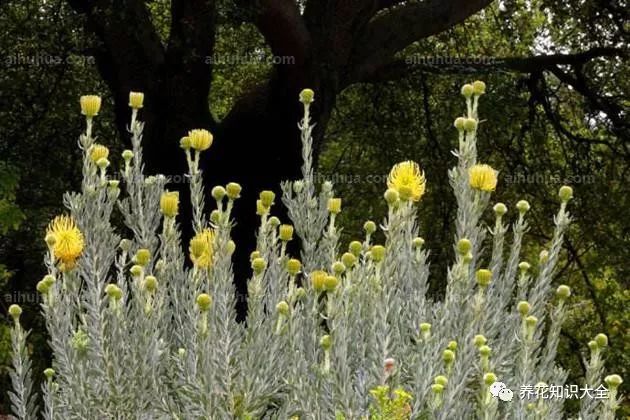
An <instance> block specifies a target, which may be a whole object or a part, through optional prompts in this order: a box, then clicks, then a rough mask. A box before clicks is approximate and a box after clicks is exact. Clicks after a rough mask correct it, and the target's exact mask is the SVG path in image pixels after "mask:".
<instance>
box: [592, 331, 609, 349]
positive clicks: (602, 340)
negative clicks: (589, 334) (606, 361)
mask: <svg viewBox="0 0 630 420" xmlns="http://www.w3.org/2000/svg"><path fill="white" fill-rule="evenodd" d="M595 342H596V343H597V345H598V346H599V348H601V349H603V348H604V347H608V336H607V335H606V334H601V333H600V334H597V335H596V336H595Z"/></svg>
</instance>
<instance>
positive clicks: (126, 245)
mask: <svg viewBox="0 0 630 420" xmlns="http://www.w3.org/2000/svg"><path fill="white" fill-rule="evenodd" d="M118 246H119V247H120V249H121V250H123V251H125V252H129V250H130V249H131V241H130V240H129V239H122V240H121V241H120V244H118Z"/></svg>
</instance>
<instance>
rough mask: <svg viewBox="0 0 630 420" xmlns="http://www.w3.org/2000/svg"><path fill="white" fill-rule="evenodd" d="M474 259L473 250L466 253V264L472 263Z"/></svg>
mask: <svg viewBox="0 0 630 420" xmlns="http://www.w3.org/2000/svg"><path fill="white" fill-rule="evenodd" d="M472 260H473V254H472V252H469V253H467V254H466V255H464V260H463V261H464V264H470V262H471V261H472Z"/></svg>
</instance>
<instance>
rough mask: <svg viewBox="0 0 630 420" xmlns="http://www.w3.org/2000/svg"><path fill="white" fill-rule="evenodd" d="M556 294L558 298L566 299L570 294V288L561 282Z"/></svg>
mask: <svg viewBox="0 0 630 420" xmlns="http://www.w3.org/2000/svg"><path fill="white" fill-rule="evenodd" d="M556 296H558V299H567V298H568V297H569V296H571V289H570V288H569V286H567V285H564V284H561V285H560V286H558V288H557V289H556Z"/></svg>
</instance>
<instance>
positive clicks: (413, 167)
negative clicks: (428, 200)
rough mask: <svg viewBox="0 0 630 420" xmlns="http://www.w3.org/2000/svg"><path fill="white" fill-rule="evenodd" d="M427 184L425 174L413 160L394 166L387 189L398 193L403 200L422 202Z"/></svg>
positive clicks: (388, 179)
mask: <svg viewBox="0 0 630 420" xmlns="http://www.w3.org/2000/svg"><path fill="white" fill-rule="evenodd" d="M425 184H426V180H425V178H424V172H422V171H421V170H420V166H418V164H417V163H416V162H413V161H411V160H408V161H405V162H400V163H397V164H396V165H394V167H393V168H392V170H391V171H390V172H389V177H388V178H387V187H388V188H391V189H393V190H396V191H398V194H399V195H400V198H401V199H402V200H412V201H416V202H417V201H420V198H422V195H423V194H424V191H425Z"/></svg>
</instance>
